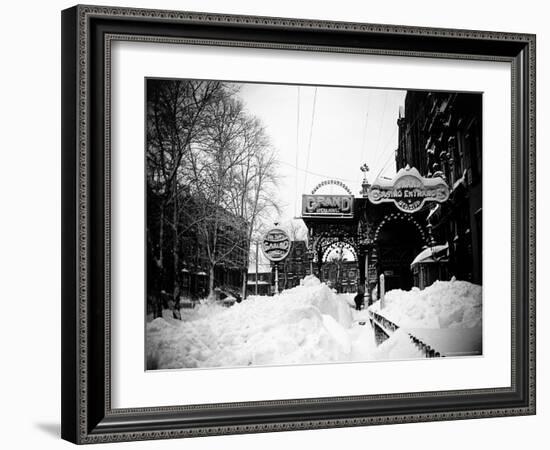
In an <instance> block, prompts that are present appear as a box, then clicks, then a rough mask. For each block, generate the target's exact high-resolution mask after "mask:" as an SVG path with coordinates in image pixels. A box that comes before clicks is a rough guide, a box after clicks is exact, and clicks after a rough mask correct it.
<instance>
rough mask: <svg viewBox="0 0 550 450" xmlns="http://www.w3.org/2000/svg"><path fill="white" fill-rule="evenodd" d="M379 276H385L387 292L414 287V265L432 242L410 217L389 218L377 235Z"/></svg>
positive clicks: (393, 216) (397, 214)
mask: <svg viewBox="0 0 550 450" xmlns="http://www.w3.org/2000/svg"><path fill="white" fill-rule="evenodd" d="M373 241H374V247H375V251H376V254H377V260H378V270H377V272H378V274H384V280H385V290H386V291H389V290H392V289H403V290H408V289H411V288H412V286H413V281H414V280H413V273H412V271H411V267H410V264H411V262H412V261H413V259H414V258H415V256H416V255H417V254H418V253H419V252H420V251H421V250H422V248H423V247H425V246H426V245H427V244H428V242H427V239H426V234H425V232H424V229H423V228H422V227H421V226H420V225H419V224H418V223H417V222H416V221H415V220H414V218H413V217H412V216H410V215H404V214H400V213H396V214H391V215H389V216H387V217H385V218H384V219H383V220H382V221H381V222H380V224H379V225H378V227H377V228H376V231H375V233H374V239H373Z"/></svg>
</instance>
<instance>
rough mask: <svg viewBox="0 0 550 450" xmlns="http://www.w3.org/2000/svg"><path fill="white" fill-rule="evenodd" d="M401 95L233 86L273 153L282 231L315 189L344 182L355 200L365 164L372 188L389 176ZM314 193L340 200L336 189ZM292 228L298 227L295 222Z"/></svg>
mask: <svg viewBox="0 0 550 450" xmlns="http://www.w3.org/2000/svg"><path fill="white" fill-rule="evenodd" d="M405 94H406V91H403V90H386V89H368V88H348V87H327V86H318V87H316V86H296V85H278V84H252V83H243V84H240V91H239V96H240V98H241V100H242V101H243V103H244V105H245V107H246V109H247V111H248V112H249V113H250V114H251V115H254V116H256V117H257V118H258V119H260V121H261V122H262V124H263V126H264V127H265V131H266V133H267V135H268V136H269V139H270V141H271V144H272V145H273V147H274V149H275V152H276V153H277V156H278V160H279V162H280V165H279V175H280V183H279V186H278V193H279V202H280V204H281V207H282V208H281V215H280V216H279V217H274V218H273V222H278V223H280V224H281V225H282V226H283V227H284V226H285V225H288V224H289V223H290V221H292V220H295V219H294V218H296V217H299V216H300V213H301V198H302V194H304V193H311V190H312V189H313V188H314V187H315V185H317V184H318V183H319V182H321V181H324V180H328V179H333V180H339V181H342V182H344V183H345V184H346V185H347V186H348V187H349V188H350V189H351V191H352V192H353V194H354V195H356V196H358V195H359V192H360V189H361V180H362V177H363V174H362V172H361V171H360V169H359V168H360V167H361V165H362V164H364V163H367V165H368V166H369V168H370V172H369V173H368V174H367V177H368V179H369V180H370V181H371V182H372V181H374V179H375V178H376V177H377V176H378V175H384V176H388V177H391V176H392V175H393V174H395V149H396V148H397V141H398V128H397V118H398V116H399V107H400V106H402V105H403V104H404V99H405ZM323 189H324V190H320V191H318V193H334V194H344V193H345V192H343V191H342V190H341V188H339V187H325V188H323ZM299 223H302V222H301V221H299Z"/></svg>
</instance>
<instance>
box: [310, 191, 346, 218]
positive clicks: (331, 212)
mask: <svg viewBox="0 0 550 450" xmlns="http://www.w3.org/2000/svg"><path fill="white" fill-rule="evenodd" d="M302 216H303V217H318V216H337V217H353V195H313V194H311V195H308V194H305V195H303V196H302Z"/></svg>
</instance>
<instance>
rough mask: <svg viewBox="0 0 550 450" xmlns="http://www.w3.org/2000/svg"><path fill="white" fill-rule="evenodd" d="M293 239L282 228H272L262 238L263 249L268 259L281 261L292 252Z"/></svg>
mask: <svg viewBox="0 0 550 450" xmlns="http://www.w3.org/2000/svg"><path fill="white" fill-rule="evenodd" d="M290 247H291V241H290V238H289V237H288V234H286V232H285V231H284V230H281V229H280V228H272V229H271V230H269V231H268V232H267V233H266V234H265V235H264V237H263V239H262V251H263V252H264V255H265V257H266V258H267V259H269V260H270V261H272V262H279V261H282V260H283V259H285V258H286V257H287V256H288V254H289V253H290Z"/></svg>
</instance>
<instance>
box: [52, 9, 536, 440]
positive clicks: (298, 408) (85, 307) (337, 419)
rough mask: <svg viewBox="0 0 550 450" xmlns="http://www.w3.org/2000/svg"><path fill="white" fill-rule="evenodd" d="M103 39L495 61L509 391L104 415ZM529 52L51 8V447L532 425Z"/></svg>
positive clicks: (107, 302) (270, 24)
mask: <svg viewBox="0 0 550 450" xmlns="http://www.w3.org/2000/svg"><path fill="white" fill-rule="evenodd" d="M115 41H137V42H151V43H156V44H158V45H165V44H177V43H181V42H187V43H191V44H193V45H202V46H212V45H216V46H221V47H225V46H226V47H244V48H257V49H263V50H265V51H266V52H267V51H269V50H270V49H277V50H299V51H302V52H307V51H316V52H329V53H335V54H340V53H349V54H365V55H384V56H395V57H398V56H399V57H403V56H404V57H411V58H419V59H422V58H437V59H446V60H451V61H459V62H460V61H469V60H475V61H500V62H506V63H509V64H510V65H511V103H512V109H511V110H512V117H511V121H510V127H511V136H512V139H511V149H512V172H511V174H510V177H511V186H512V189H511V193H510V195H511V200H512V203H511V205H512V208H511V227H512V236H511V242H512V247H511V248H512V260H511V269H512V270H511V272H512V283H511V305H512V310H511V312H510V316H511V343H510V354H511V373H510V379H511V384H510V386H508V387H492V388H483V389H460V390H450V391H449V390H443V391H441V390H439V391H423V392H414V393H412V392H409V393H407V392H405V393H387V394H385V393H382V394H376V395H359V396H342V395H338V394H337V393H336V395H335V396H330V397H313V398H311V397H310V398H288V399H281V400H261V399H259V400H258V401H252V402H250V401H243V402H231V403H209V404H187V405H174V406H150V407H139V408H113V407H112V402H111V395H112V392H111V387H112V386H111V371H112V369H113V361H112V358H111V333H112V332H113V327H114V326H116V324H114V323H111V308H112V299H111V282H112V279H111V271H110V270H111V259H110V258H111V253H110V249H111V244H112V241H111V233H110V217H111V212H112V211H111V197H110V183H111V182H112V177H113V176H114V174H113V173H111V170H110V169H111V165H110V161H111V155H110V151H111V147H110V137H111V132H112V129H111V122H110V120H111V117H110V100H111V95H112V92H111V83H110V82H111V80H110V70H111V66H110V64H111V59H110V58H111V53H110V52H111V45H112V43H113V42H115ZM535 41H536V40H535V36H534V35H531V34H516V33H505V32H487V31H470V30H451V29H435V28H421V27H410V26H396V25H377V24H363V23H347V22H330V21H319V20H304V19H285V18H271V17H253V16H233V15H217V14H210V13H209V14H206V13H194V12H181V11H161V10H145V9H131V8H119V7H100V6H82V5H78V6H75V7H72V8H69V9H67V10H64V11H63V12H62V401H61V406H62V437H63V438H64V439H66V440H69V441H71V442H74V443H78V444H85V443H100V442H113V441H133V440H143V439H166V438H176V437H195V436H207V435H219V434H239V433H257V432H272V431H286V430H301V429H314V428H330V427H347V426H364V425H376V424H392V423H406V422H422V421H441V420H457V419H468V418H485V417H499V416H511V415H529V414H535V403H536V401H535ZM486 170H491V168H490V167H489V168H486ZM136 345H137V344H136ZM245 370H246V369H245ZM182 376H184V374H182Z"/></svg>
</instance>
